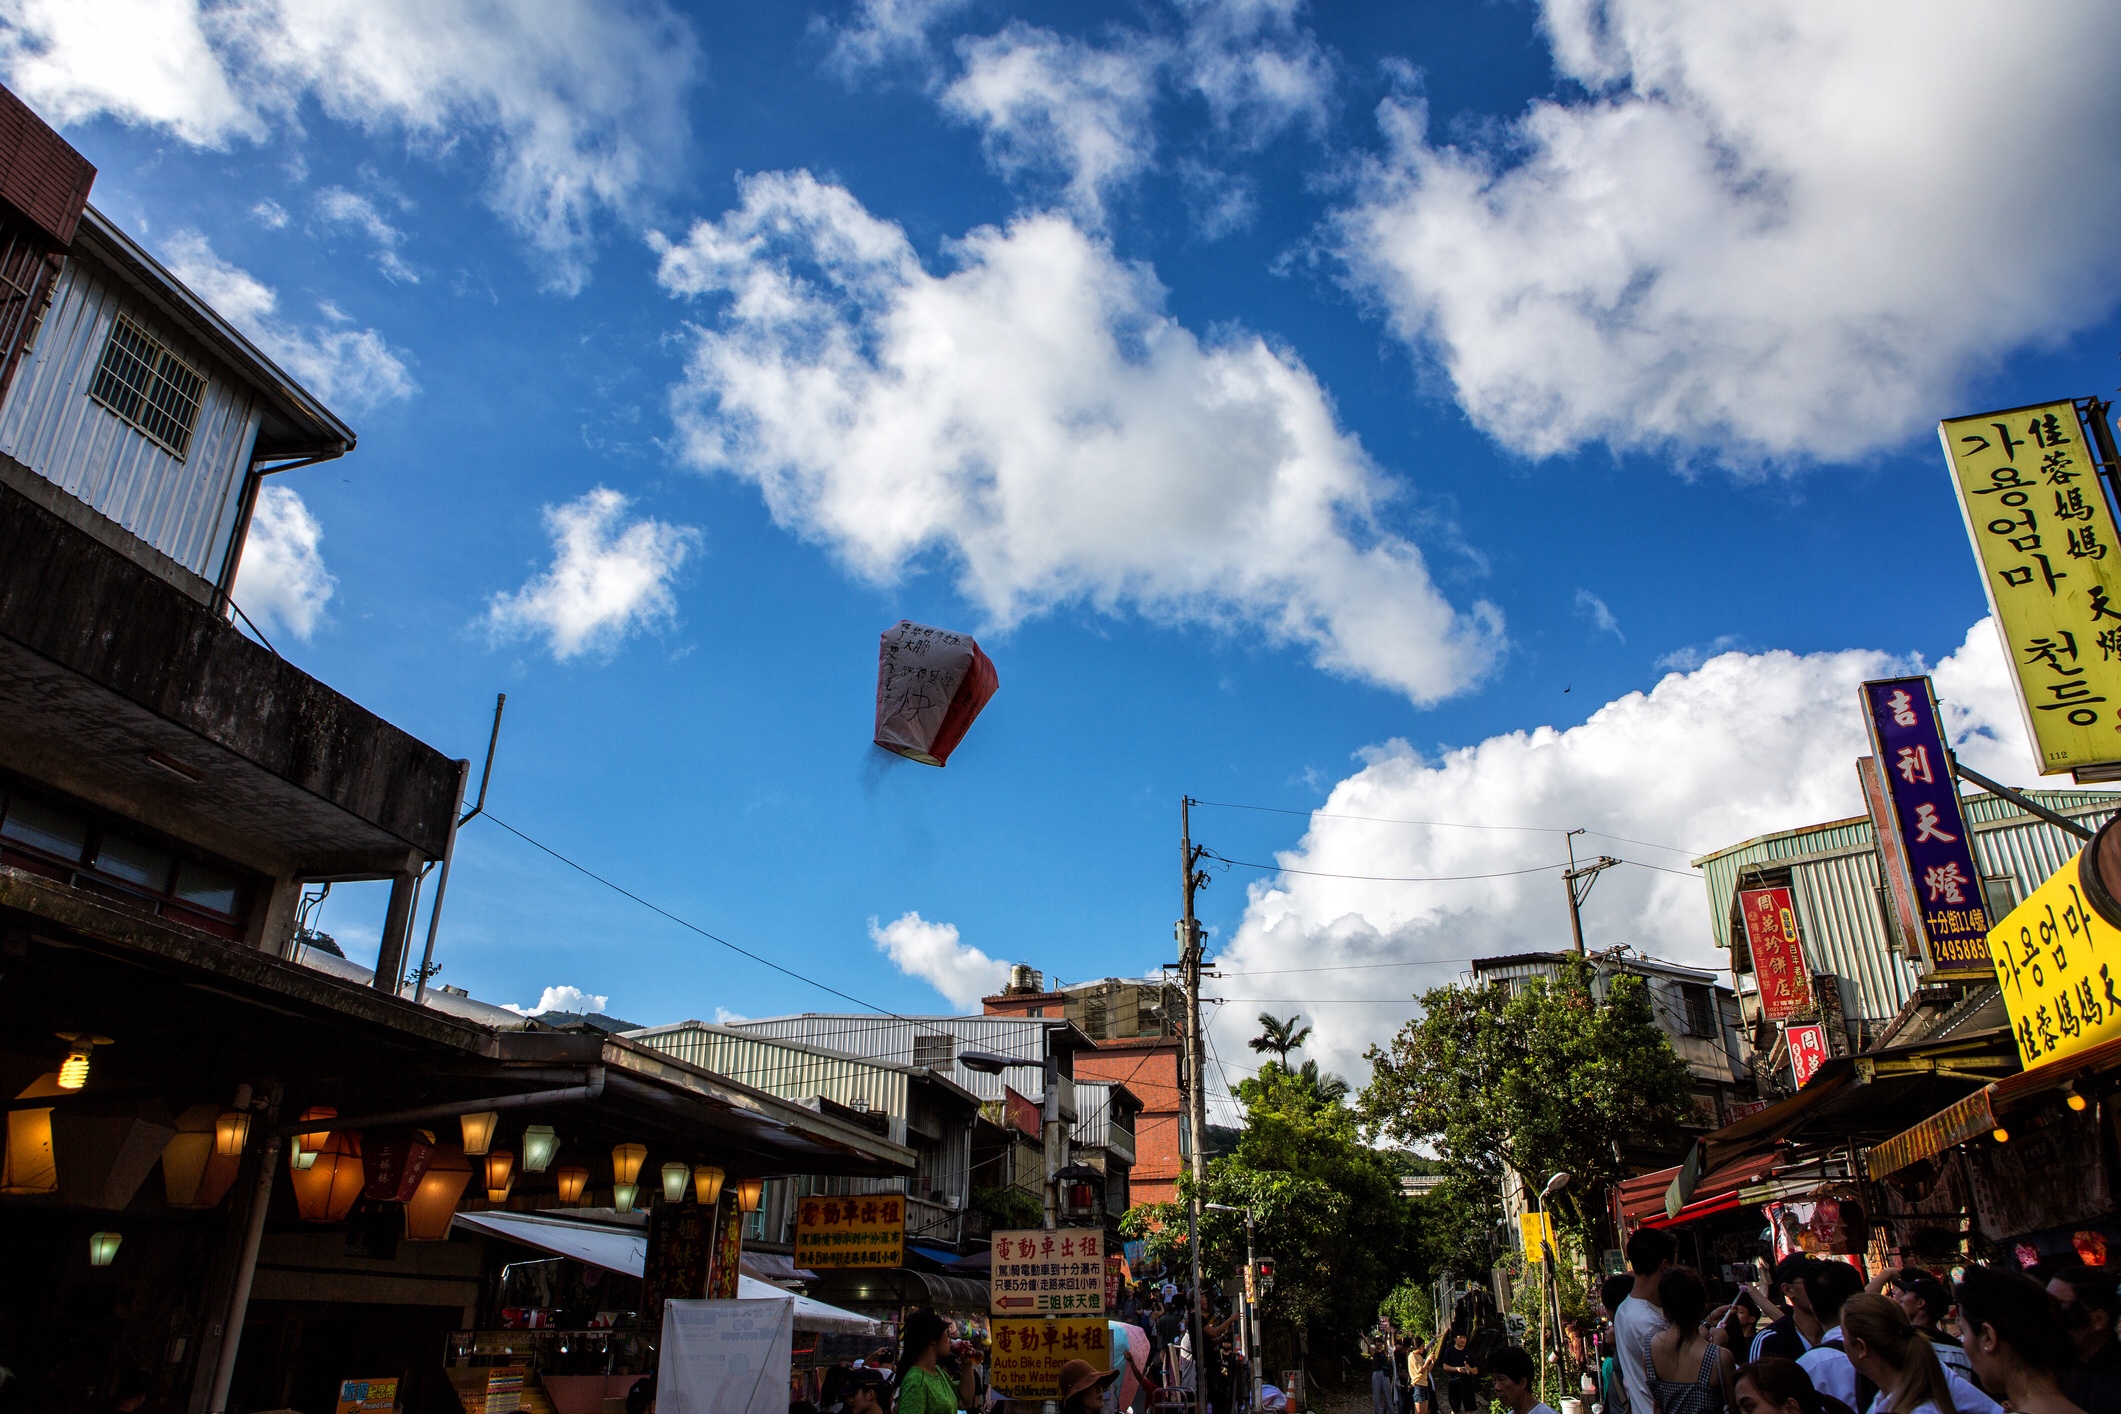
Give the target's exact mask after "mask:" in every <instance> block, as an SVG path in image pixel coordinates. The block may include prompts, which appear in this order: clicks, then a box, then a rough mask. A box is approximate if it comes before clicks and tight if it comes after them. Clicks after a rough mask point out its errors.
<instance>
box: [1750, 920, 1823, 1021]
mask: <svg viewBox="0 0 2121 1414" xmlns="http://www.w3.org/2000/svg"><path fill="white" fill-rule="evenodd" d="M1738 908H1739V912H1740V914H1741V915H1742V916H1743V917H1744V919H1745V941H1746V946H1747V947H1748V948H1750V949H1751V950H1752V954H1753V975H1754V976H1755V977H1756V978H1758V979H1759V981H1760V1009H1761V1013H1762V1014H1763V1015H1764V1016H1766V1017H1767V1018H1768V1020H1770V1021H1781V1020H1783V1019H1785V1018H1787V1017H1792V1016H1795V1015H1797V1014H1798V1013H1799V1012H1803V1011H1809V1010H1811V1006H1812V982H1811V974H1810V973H1808V972H1807V971H1806V970H1805V966H1804V952H1803V950H1802V949H1801V948H1799V947H1798V945H1797V914H1796V911H1795V910H1794V909H1793V908H1792V907H1791V906H1790V891H1789V890H1788V889H1744V890H1741V891H1740V892H1739V894H1738Z"/></svg>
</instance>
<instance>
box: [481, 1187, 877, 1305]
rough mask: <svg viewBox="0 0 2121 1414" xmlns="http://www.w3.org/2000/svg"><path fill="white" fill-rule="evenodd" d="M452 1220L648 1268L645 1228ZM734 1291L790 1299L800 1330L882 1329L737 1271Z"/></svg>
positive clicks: (503, 1218)
mask: <svg viewBox="0 0 2121 1414" xmlns="http://www.w3.org/2000/svg"><path fill="white" fill-rule="evenodd" d="M456 1220H457V1225H458V1226H460V1227H463V1228H466V1229H468V1230H469V1231H472V1232H483V1233H487V1234H490V1235H491V1236H494V1237H501V1238H506V1239H507V1240H508V1241H510V1242H519V1243H521V1244H522V1245H523V1246H525V1247H535V1248H537V1249H538V1250H539V1251H540V1252H550V1253H552V1254H553V1255H554V1256H555V1257H569V1258H572V1259H573V1260H575V1261H577V1262H586V1263H588V1264H589V1265H590V1266H592V1267H602V1268H603V1269H604V1270H605V1271H608V1272H620V1273H623V1274H624V1275H626V1276H631V1277H637V1276H640V1275H641V1274H642V1273H643V1272H644V1271H646V1270H647V1266H648V1233H647V1230H646V1229H645V1228H635V1227H613V1226H611V1225H609V1224H606V1223H591V1222H583V1221H581V1220H579V1219H577V1218H563V1217H556V1216H553V1215H550V1214H546V1213H458V1214H457V1219H456ZM736 1294H737V1299H738V1300H739V1301H763V1300H776V1301H785V1300H788V1299H791V1298H792V1299H793V1300H794V1301H795V1328H796V1329H797V1330H799V1331H823V1332H828V1333H830V1334H834V1335H876V1334H878V1333H880V1332H881V1331H882V1330H883V1328H884V1327H883V1323H882V1322H880V1321H872V1320H871V1319H869V1318H868V1317H867V1316H861V1315H856V1314H855V1313H854V1312H852V1311H848V1310H843V1309H842V1308H840V1307H838V1306H832V1305H828V1304H826V1303H825V1302H823V1301H817V1300H813V1299H812V1298H810V1297H808V1296H800V1295H797V1294H796V1293H794V1292H791V1291H785V1290H783V1289H782V1288H780V1287H778V1286H775V1285H773V1284H772V1283H771V1282H763V1281H759V1280H757V1279H756V1278H754V1277H748V1276H743V1275H739V1276H738V1277H737V1292H736Z"/></svg>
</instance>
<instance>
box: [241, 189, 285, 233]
mask: <svg viewBox="0 0 2121 1414" xmlns="http://www.w3.org/2000/svg"><path fill="white" fill-rule="evenodd" d="M250 214H251V218H252V219H253V220H255V221H256V222H257V223H258V224H259V225H261V226H263V227H264V228H265V229H266V230H268V231H277V230H280V229H282V228H284V227H285V226H286V225H287V219H288V218H287V208H286V207H284V206H282V205H281V204H280V203H279V202H277V201H274V200H273V199H272V198H271V197H266V198H265V199H264V200H263V201H260V202H259V203H258V204H257V205H256V206H253V207H252V208H251V209H250Z"/></svg>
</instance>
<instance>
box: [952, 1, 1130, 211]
mask: <svg viewBox="0 0 2121 1414" xmlns="http://www.w3.org/2000/svg"><path fill="white" fill-rule="evenodd" d="M957 49H958V54H959V56H960V57H961V58H962V59H963V60H964V65H965V68H964V72H963V73H962V74H961V75H960V76H959V77H958V78H957V80H956V81H955V82H953V83H952V84H951V85H950V86H949V87H948V88H946V89H945V90H943V95H942V103H943V110H944V111H945V112H947V113H950V114H953V115H954V116H956V117H959V118H963V119H965V120H967V121H969V122H973V123H977V124H979V125H980V126H981V127H982V128H983V129H984V130H985V135H984V146H985V148H986V152H987V156H988V159H989V160H990V161H992V162H993V163H994V165H995V166H996V167H997V168H999V169H1000V170H1001V171H1002V173H1003V174H1004V175H1006V176H1009V177H1012V178H1016V177H1020V176H1023V175H1026V174H1028V173H1033V172H1053V173H1058V174H1059V175H1060V176H1061V177H1062V179H1063V181H1064V183H1065V186H1066V194H1067V201H1068V205H1069V206H1070V207H1071V208H1072V209H1073V210H1074V211H1075V212H1076V213H1077V214H1078V215H1080V216H1082V217H1083V218H1085V219H1086V220H1089V221H1091V222H1100V221H1102V220H1103V219H1104V211H1105V202H1106V200H1107V199H1108V198H1109V197H1110V195H1111V194H1112V192H1113V190H1115V189H1116V188H1118V187H1120V186H1122V185H1124V184H1125V183H1126V182H1128V181H1130V180H1132V179H1133V178H1134V177H1135V176H1136V175H1138V174H1139V173H1140V172H1142V171H1143V170H1145V169H1146V168H1147V167H1148V166H1149V164H1150V159H1151V157H1152V155H1153V154H1154V151H1155V143H1154V142H1153V140H1152V135H1151V129H1150V126H1149V108H1150V103H1151V101H1152V100H1153V99H1154V97H1155V95H1156V71H1157V67H1158V66H1159V65H1160V64H1161V63H1162V61H1163V56H1162V52H1161V48H1160V46H1158V45H1157V44H1155V43H1154V42H1153V41H1150V40H1148V39H1146V38H1144V37H1142V36H1132V37H1130V38H1128V39H1127V40H1125V41H1123V42H1121V43H1119V44H1117V45H1115V46H1114V47H1112V48H1109V49H1106V48H1098V47H1096V46H1094V45H1090V44H1085V43H1084V42H1083V41H1081V40H1079V39H1070V38H1063V37H1062V36H1060V35H1057V34H1055V33H1054V32H1053V31H1051V30H1047V29H1035V28H1033V27H1031V26H1029V25H1025V24H1021V23H1017V24H1011V25H1010V26H1009V27H1008V28H1006V29H1004V30H1002V31H1001V33H999V34H993V35H989V36H987V37H986V38H984V39H970V38H967V39H961V40H959V41H958V46H957Z"/></svg>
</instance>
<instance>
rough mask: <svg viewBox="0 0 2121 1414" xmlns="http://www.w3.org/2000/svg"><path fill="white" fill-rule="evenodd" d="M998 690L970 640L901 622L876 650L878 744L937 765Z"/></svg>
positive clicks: (989, 664) (990, 669) (989, 663)
mask: <svg viewBox="0 0 2121 1414" xmlns="http://www.w3.org/2000/svg"><path fill="white" fill-rule="evenodd" d="M1000 686H1001V678H1000V676H999V675H998V674H997V673H996V672H995V671H994V664H993V662H992V661H991V660H989V659H988V657H987V655H986V654H984V653H982V652H980V650H979V645H978V644H977V643H974V642H973V641H972V640H971V639H970V638H968V637H966V636H965V635H964V634H961V633H951V632H949V631H948V630H946V629H939V628H930V627H928V626H927V625H926V624H917V623H913V622H911V621H910V620H907V619H900V620H899V622H898V626H897V627H896V628H892V629H888V630H886V631H885V633H884V635H883V643H882V645H881V647H879V649H878V650H877V659H876V744H877V745H878V746H881V747H883V748H884V750H886V751H895V752H897V753H898V754H899V755H901V756H903V757H905V758H906V759H907V760H909V761H918V762H920V763H921V764H923V765H926V766H940V765H942V764H943V763H944V762H946V761H948V760H949V759H950V753H951V752H952V751H955V750H956V749H957V744H958V743H959V742H960V741H963V740H964V739H965V731H966V729H967V728H969V727H970V726H971V725H972V719H973V718H975V717H977V716H978V715H979V714H980V709H981V708H982V707H985V706H986V705H987V700H988V699H989V698H991V697H993V696H994V693H995V689H996V688H998V687H1000Z"/></svg>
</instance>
